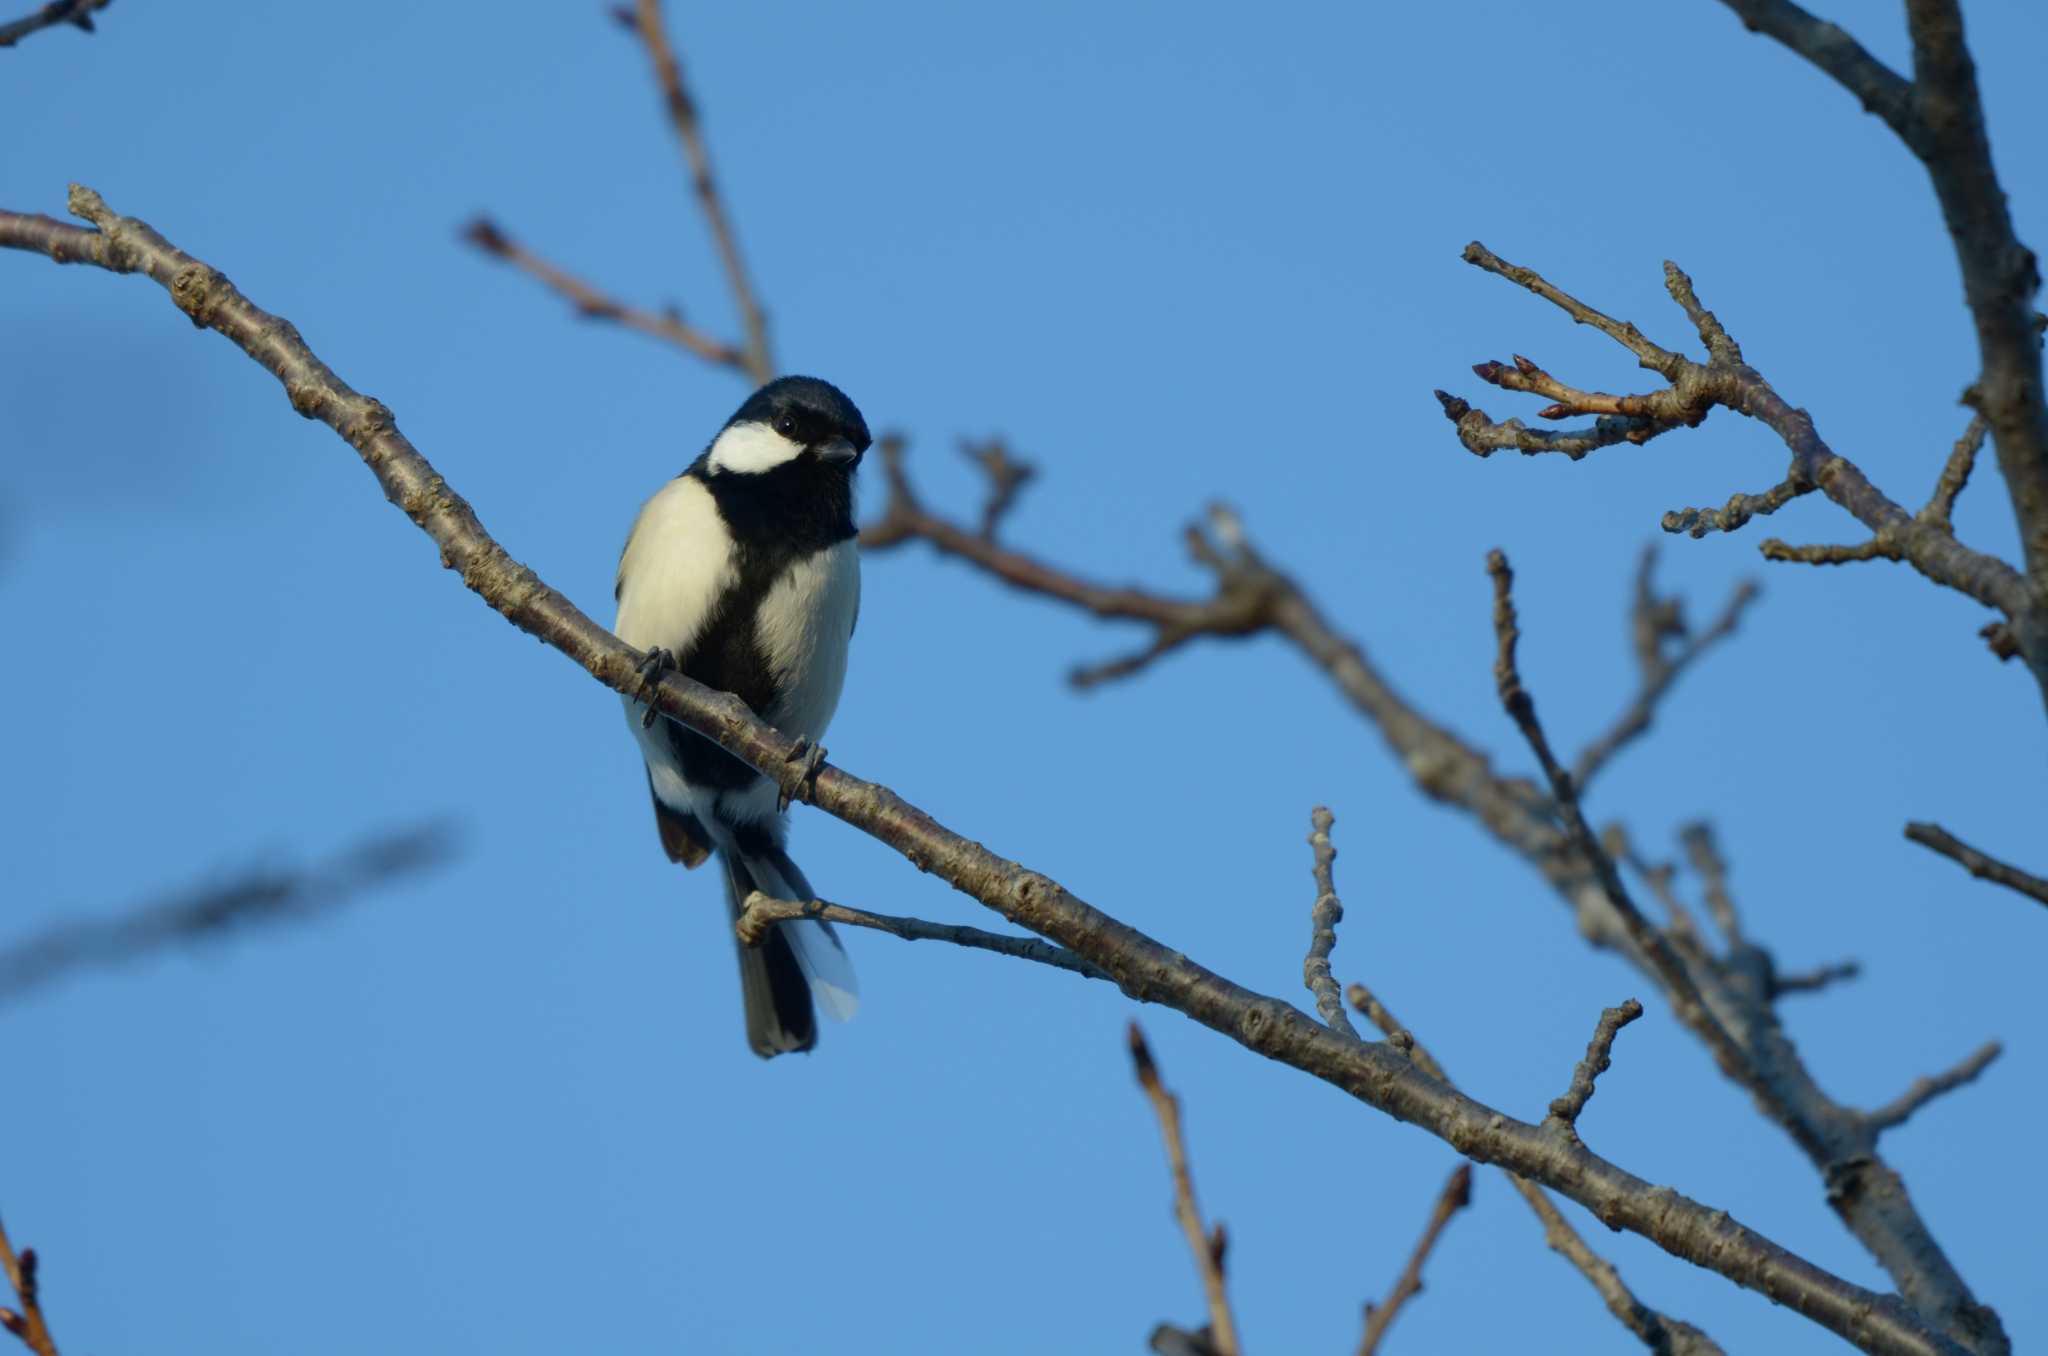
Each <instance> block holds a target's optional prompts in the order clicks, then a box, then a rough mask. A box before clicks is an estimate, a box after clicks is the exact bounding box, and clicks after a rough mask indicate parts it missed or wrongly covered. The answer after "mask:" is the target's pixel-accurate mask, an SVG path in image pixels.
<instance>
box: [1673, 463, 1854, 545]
mask: <svg viewBox="0 0 2048 1356" xmlns="http://www.w3.org/2000/svg"><path fill="white" fill-rule="evenodd" d="M1818 488H1819V487H1818V486H1816V485H1815V484H1814V483H1813V482H1812V481H1811V480H1808V479H1807V478H1806V477H1805V476H1804V475H1803V474H1802V473H1801V472H1800V469H1799V468H1798V467H1797V466H1795V467H1793V469H1792V473H1791V474H1790V475H1788V476H1786V477H1785V478H1784V479H1783V480H1781V481H1779V482H1778V483H1777V484H1775V485H1773V486H1771V488H1769V489H1768V490H1765V491H1764V492H1763V493H1762V494H1731V495H1729V496H1728V502H1727V503H1725V504H1723V505H1721V507H1719V508H1717V509H1715V508H1682V509H1671V510H1669V511H1668V512H1666V513H1665V515H1664V516H1663V518H1662V519H1660V520H1659V526H1661V527H1662V528H1663V529H1664V530H1665V531H1666V532H1671V533H1679V532H1683V533H1684V534H1685V535H1686V536H1688V537H1691V538H1692V539H1693V540H1695V541H1697V540H1699V539H1700V538H1701V537H1704V536H1706V535H1708V534H1709V533H1712V532H1737V531H1740V530H1741V529H1742V528H1743V527H1745V526H1747V525H1748V523H1749V520H1750V519H1752V518H1757V517H1762V516H1767V515H1769V514H1773V513H1776V512H1777V511H1778V510H1779V509H1781V508H1783V507H1785V505H1787V504H1789V503H1791V502H1792V501H1793V500H1794V499H1797V498H1799V497H1800V496H1801V495H1804V494H1811V493H1812V492H1813V491H1814V490H1816V489H1818ZM1764 554H1765V556H1766V557H1768V556H1769V555H1770V552H1769V551H1765V552H1764Z"/></svg>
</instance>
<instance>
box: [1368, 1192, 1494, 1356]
mask: <svg viewBox="0 0 2048 1356" xmlns="http://www.w3.org/2000/svg"><path fill="white" fill-rule="evenodd" d="M1470 1204H1472V1165H1471V1164H1470V1163H1460V1164H1459V1165H1458V1166H1457V1167H1455V1168H1453V1169H1452V1170H1451V1176H1450V1180H1449V1181H1447V1182H1445V1183H1444V1189H1443V1191H1442V1192H1440V1193H1439V1194H1438V1196H1437V1198H1436V1205H1435V1206H1434V1207H1433V1208H1432V1209H1431V1210H1430V1212H1429V1223H1427V1224H1425V1225H1424V1226H1423V1228H1422V1237H1421V1238H1420V1239H1418V1240H1417V1241H1416V1244H1415V1251H1414V1252H1413V1253H1411V1254H1410V1255H1409V1257H1408V1265H1407V1266H1405V1267H1402V1268H1401V1274H1400V1276H1399V1277H1397V1278H1396V1279H1395V1281H1394V1288H1393V1289H1392V1290H1389V1291H1388V1292H1387V1297H1386V1299H1385V1300H1384V1301H1382V1302H1381V1303H1379V1304H1368V1305H1366V1306H1365V1336H1364V1337H1362V1338H1361V1339H1360V1340H1359V1343H1358V1356H1373V1353H1375V1352H1377V1351H1378V1350H1379V1349H1380V1342H1381V1340H1382V1339H1384V1338H1385V1337H1386V1335H1387V1329H1388V1328H1390V1327H1392V1326H1393V1323H1394V1318H1395V1316H1396V1315H1398V1314H1399V1313H1400V1312H1401V1306H1402V1305H1404V1304H1406V1303H1407V1302H1408V1301H1409V1300H1411V1299H1413V1298H1415V1296H1417V1295H1419V1294H1421V1293H1422V1264H1423V1263H1424V1262H1427V1261H1428V1260H1429V1254H1430V1252H1431V1251H1432V1250H1433V1249H1435V1247H1436V1241H1437V1239H1438V1237H1440V1236H1441V1235H1442V1234H1443V1231H1444V1226H1445V1225H1446V1224H1449V1223H1450V1222H1451V1216H1453V1215H1455V1214H1457V1213H1458V1212H1459V1211H1460V1210H1463V1209H1464V1208H1465V1207H1466V1206H1468V1205H1470Z"/></svg>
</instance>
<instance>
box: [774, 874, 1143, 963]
mask: <svg viewBox="0 0 2048 1356" xmlns="http://www.w3.org/2000/svg"><path fill="white" fill-rule="evenodd" d="M797 918H815V919H818V920H819V921H820V922H825V923H841V924H844V925H845V926H847V927H850V928H872V929H873V930H874V931H876V932H886V933H888V934H889V935H890V936H891V937H900V938H902V939H903V940H904V941H906V942H951V943H952V944H953V945H954V946H964V947H967V948H969V949H971V950H975V951H993V952H995V953H996V954H997V955H999V956H1009V957H1011V958H1012V959H1014V960H1028V961H1037V962H1038V963H1039V964H1040V965H1050V966H1052V967H1053V968H1054V969H1055V970H1067V971H1071V972H1072V973H1074V974H1077V975H1081V976H1083V977H1084V978H1087V979H1102V980H1109V976H1108V975H1106V974H1104V973H1103V972H1102V971H1100V970H1098V969H1096V968H1095V967H1094V966H1093V965H1090V964H1089V963H1088V962H1087V961H1085V960H1082V959H1081V958H1080V957H1079V956H1077V955H1075V954H1074V953H1073V952H1071V951H1069V950H1067V949H1066V948H1065V947H1063V946H1055V945H1053V943H1051V942H1048V941H1046V940H1045V939H1044V938H1042V937H1011V936H1007V935H1005V934H1003V933H1000V932H985V931H983V930H982V929H980V928H970V927H961V926H958V925H956V924H952V923H931V922H926V921H925V920H924V919H922V918H904V917H902V916H900V915H897V914H887V913H869V912H867V911H866V910H865V909H849V908H847V907H846V906H844V905H842V904H829V903H827V902H826V901H824V900H822V899H813V900H808V901H797V900H789V899H776V898H774V897H773V896H771V895H764V894H762V893H761V892H760V891H759V890H756V891H754V892H753V893H752V894H750V895H748V896H747V904H746V908H745V909H744V910H742V911H741V913H740V916H739V918H738V919H737V920H736V921H735V922H734V924H733V930H734V932H735V933H737V934H738V936H739V939H740V941H742V942H744V943H745V944H746V945H748V946H758V945H760V942H761V938H762V937H763V936H764V935H765V934H766V933H767V931H768V928H769V927H770V926H771V925H772V924H775V923H786V922H789V921H791V920H793V919H797ZM1110 982H1111V983H1114V982H1115V981H1114V980H1110Z"/></svg>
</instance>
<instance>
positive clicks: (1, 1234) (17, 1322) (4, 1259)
mask: <svg viewBox="0 0 2048 1356" xmlns="http://www.w3.org/2000/svg"><path fill="white" fill-rule="evenodd" d="M0 1270H4V1271H5V1272H6V1273H7V1283H8V1285H10V1286H12V1287H13V1288H14V1298H15V1303H17V1304H19V1305H20V1306H21V1308H20V1309H19V1310H18V1311H17V1310H14V1309H0V1328H5V1329H7V1331H9V1332H11V1333H13V1334H14V1335H15V1336H16V1337H19V1338H20V1339H21V1344H22V1345H23V1346H25V1347H27V1348H28V1349H29V1350H30V1351H32V1352H34V1353H35V1354H36V1356H57V1343H56V1341H55V1339H53V1338H52V1337H51V1336H50V1325H49V1323H48V1322H47V1321H45V1320H44V1318H43V1300H42V1295H41V1293H40V1287H39V1286H38V1284H37V1281H36V1250H35V1249H34V1248H23V1249H22V1250H21V1251H20V1252H18V1253H17V1252H16V1251H15V1250H14V1241H13V1240H12V1239H10V1238H8V1236H7V1229H6V1226H4V1225H0Z"/></svg>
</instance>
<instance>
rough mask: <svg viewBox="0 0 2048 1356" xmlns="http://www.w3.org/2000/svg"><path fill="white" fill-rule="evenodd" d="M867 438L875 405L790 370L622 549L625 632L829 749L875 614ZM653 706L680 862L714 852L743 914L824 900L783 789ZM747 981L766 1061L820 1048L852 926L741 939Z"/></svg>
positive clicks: (640, 722) (665, 828)
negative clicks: (773, 904)
mask: <svg viewBox="0 0 2048 1356" xmlns="http://www.w3.org/2000/svg"><path fill="white" fill-rule="evenodd" d="M868 444H869V438H868V429H867V424H866V422H865V421H864V420H863V419H862V418H861V415H860V411H859V410H858V409H856V408H854V404H853V402H852V401H851V400H848V399H847V398H846V396H845V395H844V394H843V393H842V392H840V390H839V389H838V388H837V387H835V386H832V385H830V384H829V383H827V382H823V381H818V380H816V379H814V378H811V377H783V378H781V379H780V380H778V381H774V382H770V383H769V384H768V385H766V386H764V387H762V388H761V389H760V390H758V391H756V392H755V393H754V394H753V395H752V396H751V397H749V398H748V400H747V402H746V403H745V404H744V405H742V406H740V408H739V411H738V412H737V413H735V414H734V415H733V417H732V418H731V419H730V420H728V421H727V422H726V425H725V427H724V428H723V429H721V430H720V431H719V433H718V436H717V437H716V438H714V439H712V441H711V445H710V446H709V447H707V448H706V449H705V450H704V453H703V455H702V456H700V457H698V458H697V460H696V461H694V462H692V463H691V464H690V466H689V467H688V469H686V470H685V471H684V472H683V473H682V474H681V475H679V476H677V477H676V478H675V479H674V480H671V481H670V482H669V483H668V484H667V485H665V486H664V487H662V489H661V490H659V491H658V492H656V494H655V495H654V497H653V498H652V499H649V500H648V501H647V503H646V504H645V506H643V507H642V508H641V510H640V516H639V517H638V518H637V519H636V520H635V521H634V523H633V530H632V532H631V534H629V535H628V536H627V538H626V549H625V552H624V553H623V554H622V555H621V556H620V558H619V576H618V587H617V590H616V592H617V597H618V603H619V614H618V620H617V622H616V623H615V624H614V626H613V630H614V631H615V632H616V633H617V634H618V636H619V639H621V640H623V641H625V642H626V643H627V644H629V645H632V646H635V647H636V648H639V649H642V650H648V651H652V650H656V649H660V650H665V651H667V652H668V653H669V655H671V656H673V658H674V661H675V663H676V665H677V667H678V668H680V669H681V670H682V671H683V672H684V673H686V674H688V675H689V676H690V677H692V678H694V679H696V680H697V681H698V682H700V683H703V684H705V685H706V686H707V687H714V688H718V689H720V690H722V691H726V692H731V693H734V694H736V695H738V696H739V697H740V698H741V700H743V701H745V702H746V703H747V705H748V706H749V707H751V708H753V710H754V713H755V714H756V715H758V716H760V717H761V718H762V719H763V720H765V721H767V722H768V723H769V724H771V725H773V726H775V727H776V728H777V729H778V730H781V731H782V732H783V733H784V734H788V735H794V736H800V737H802V738H804V739H807V740H809V741H811V742H812V743H813V744H815V743H816V742H817V741H818V739H819V738H820V737H821V736H822V735H823V734H824V733H825V727H826V725H827V724H828V723H829V722H830V721H831V719H832V712H833V710H834V709H835V708H836V707H837V706H838V704H839V692H840V688H841V687H842V686H843V685H844V683H845V680H846V651H847V643H848V642H849V641H850V640H851V639H852V636H853V627H854V621H855V618H856V617H857V615H858V613H859V611H860V558H859V555H858V552H857V549H856V547H855V544H854V533H855V528H854V524H853V473H854V471H855V470H856V469H857V468H858V467H859V465H860V461H861V456H862V454H863V453H865V452H866V451H867V449H868ZM645 713H646V708H645V707H644V706H643V705H642V704H641V703H640V702H637V701H634V700H632V699H631V698H628V699H627V701H626V718H627V722H628V724H630V725H631V727H632V730H633V734H634V737H635V738H636V739H637V740H638V741H639V744H640V751H641V754H642V755H643V756H644V757H645V759H646V762H647V781H648V787H649V789H650V790H651V791H652V792H653V793H654V817H655V823H656V827H657V828H658V829H659V831H660V834H661V841H662V846H663V847H664V848H665V849H666V850H667V852H668V855H669V858H670V860H672V861H677V862H681V863H683V864H684V865H686V866H690V867H695V866H697V865H698V864H700V863H701V862H703V861H704V859H705V858H706V857H707V856H708V855H710V854H712V853H716V854H717V856H718V858H719V860H720V863H721V865H722V867H723V869H724V874H725V889H726V902H727V907H728V910H729V912H730V913H731V914H732V916H733V917H735V918H737V917H738V916H739V912H740V909H741V907H742V905H743V904H744V902H745V900H746V898H747V895H748V893H749V892H750V891H751V890H754V889H759V890H761V891H762V892H763V893H765V894H768V895H771V896H773V897H775V898H778V899H794V900H808V899H811V898H814V896H813V894H812V892H811V887H810V884H809V882H807V881H806V880H805V879H804V877H803V873H802V872H801V871H799V870H798V869H797V866H796V863H795V862H793V861H791V860H790V858H789V853H788V852H787V851H786V850H785V846H784V845H785V843H786V841H787V837H788V831H789V825H788V821H787V818H786V817H785V816H784V814H783V813H782V808H781V806H780V804H779V803H778V792H777V788H776V785H775V783H774V782H772V781H770V780H769V779H768V778H766V777H763V776H762V775H761V774H760V773H758V772H756V771H755V770H754V769H753V768H751V767H748V766H747V765H746V764H745V763H743V762H741V761H740V760H739V759H737V758H735V757H733V756H732V755H731V754H729V753H727V752H725V751H724V750H723V749H721V748H719V747H718V746H717V745H716V744H714V743H712V742H711V741H710V740H708V739H705V738H704V737H703V736H702V735H699V734H696V733H694V732H693V731H691V730H689V729H687V728H685V727H684V726H681V725H678V724H676V723H675V722H674V721H670V720H666V719H658V720H656V721H655V722H654V723H653V724H652V725H651V726H650V725H648V724H646V723H645V722H644V719H643V718H644V716H645ZM740 988H741V993H742V997H743V998H744V1000H745V1005H746V1018H747V1043H748V1044H749V1045H750V1046H752V1047H753V1050H754V1053H755V1054H757V1055H760V1056H762V1057H763V1058H769V1057H772V1056H774V1055H779V1054H785V1053H787V1052H789V1051H792V1050H808V1049H810V1048H811V1047H812V1046H813V1045H815V1044H816V1043H817V1039H818V1026H817V1017H816V1014H815V1010H814V1008H813V998H814V997H815V999H816V1004H817V1006H818V1007H822V1008H824V1009H825V1011H826V1012H827V1013H828V1014H830V1015H831V1016H833V1017H835V1018H839V1019H842V1020H843V1019H844V1018H846V1017H849V1016H851V1015H852V1014H853V1010H854V1007H855V1005H856V1002H857V998H858V994H857V991H856V989H855V986H854V979H853V967H852V966H851V965H850V964H849V963H848V961H847V958H846V953H845V951H844V950H843V949H842V948H841V946H840V944H839V939H838V937H837V936H836V935H834V933H833V931H832V928H831V927H830V925H828V924H826V923H822V922H817V921H814V920H809V919H801V920H796V921H792V922H786V923H778V924H776V925H774V927H773V928H772V929H771V930H770V931H769V934H768V935H767V936H766V937H765V938H763V939H762V941H761V944H760V945H759V946H758V947H753V948H748V947H741V948H740Z"/></svg>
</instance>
